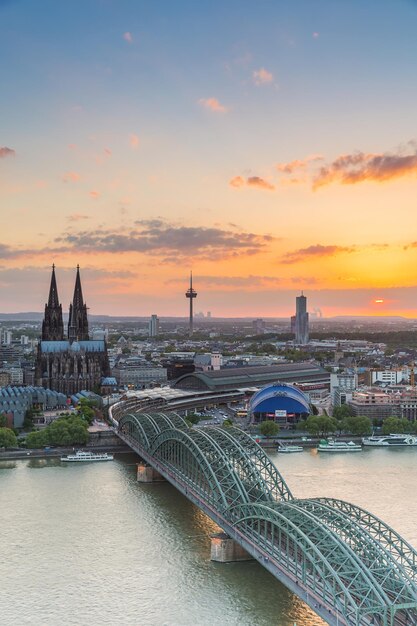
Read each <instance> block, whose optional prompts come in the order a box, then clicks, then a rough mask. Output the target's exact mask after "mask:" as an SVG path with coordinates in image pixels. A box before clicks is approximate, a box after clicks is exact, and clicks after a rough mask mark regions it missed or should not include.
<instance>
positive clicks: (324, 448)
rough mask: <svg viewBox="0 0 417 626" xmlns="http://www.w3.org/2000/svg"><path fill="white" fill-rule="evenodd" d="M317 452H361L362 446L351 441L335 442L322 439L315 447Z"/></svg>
mask: <svg viewBox="0 0 417 626" xmlns="http://www.w3.org/2000/svg"><path fill="white" fill-rule="evenodd" d="M317 450H318V451H319V452H361V450H362V446H361V445H360V444H358V443H354V442H353V441H335V440H334V439H328V440H327V439H322V440H321V441H320V443H319V445H318V446H317Z"/></svg>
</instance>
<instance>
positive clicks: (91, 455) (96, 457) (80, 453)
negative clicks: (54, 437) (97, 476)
mask: <svg viewBox="0 0 417 626" xmlns="http://www.w3.org/2000/svg"><path fill="white" fill-rule="evenodd" d="M61 461H63V462H65V463H86V462H89V461H113V455H112V454H108V453H107V452H89V451H84V450H77V452H76V453H75V454H68V455H67V456H61Z"/></svg>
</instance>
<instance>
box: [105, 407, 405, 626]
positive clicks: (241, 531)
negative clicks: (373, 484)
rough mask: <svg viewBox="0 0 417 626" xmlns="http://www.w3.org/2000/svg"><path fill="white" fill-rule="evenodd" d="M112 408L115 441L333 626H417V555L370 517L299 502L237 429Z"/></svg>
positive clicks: (336, 503)
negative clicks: (191, 424) (199, 425)
mask: <svg viewBox="0 0 417 626" xmlns="http://www.w3.org/2000/svg"><path fill="white" fill-rule="evenodd" d="M135 408H136V410H135V412H130V410H131V405H130V406H129V405H128V406H127V407H124V406H123V402H121V403H119V404H118V405H115V406H114V407H112V410H111V417H112V419H113V423H114V425H115V427H116V431H117V434H118V435H119V437H120V438H121V439H122V440H123V441H125V442H126V443H127V444H128V445H129V446H130V447H131V448H132V450H134V451H135V452H136V453H137V454H138V455H139V456H140V457H141V458H142V459H143V460H144V461H145V462H146V463H147V464H148V465H149V466H151V467H152V468H153V469H154V470H156V472H158V474H159V475H161V476H162V477H163V478H165V479H166V480H167V481H169V482H170V483H171V484H172V485H174V487H176V488H177V489H178V490H179V491H180V492H181V493H183V494H184V495H185V496H186V497H187V498H188V499H189V500H191V501H192V502H193V503H194V504H196V505H197V506H198V507H199V508H200V509H201V510H202V511H204V513H206V514H207V515H208V516H209V517H210V518H211V519H212V520H213V521H214V522H215V523H216V524H218V525H219V526H220V527H221V528H222V529H223V530H224V531H225V533H227V535H228V536H229V537H231V538H232V539H233V540H234V541H235V542H237V543H238V544H239V545H240V546H241V547H243V548H244V550H246V551H247V552H248V553H249V555H251V556H252V557H253V558H255V559H256V560H257V561H258V562H259V563H261V564H262V565H263V567H265V568H266V569H268V570H269V571H270V572H271V573H272V574H273V575H274V576H275V577H276V578H277V579H278V580H280V581H281V582H282V583H283V584H284V585H285V586H286V587H287V588H289V589H290V590H291V591H292V592H294V593H295V594H296V595H297V596H298V597H299V598H301V599H302V600H303V601H304V602H305V603H306V604H307V605H309V606H310V607H311V608H312V609H313V611H315V613H317V614H318V615H319V616H320V617H322V618H323V619H324V620H325V621H326V622H327V623H328V624H330V625H332V626H333V625H334V626H339V625H340V626H417V552H416V550H415V549H414V548H413V547H412V546H411V545H410V544H408V543H407V542H406V541H405V540H404V539H403V538H402V537H401V536H400V535H399V534H398V533H397V532H395V530H393V529H392V528H390V527H389V526H388V525H387V524H385V523H384V522H383V521H381V520H380V519H378V518H377V517H375V516H374V515H372V514H371V513H369V512H368V511H366V510H364V509H362V508H360V507H358V506H355V505H353V504H350V503H349V502H345V501H343V500H336V499H333V498H325V497H323V498H312V499H310V498H308V499H298V498H296V497H295V496H294V495H293V494H292V492H291V490H290V488H289V486H288V485H287V483H286V481H285V480H284V478H283V477H282V476H281V474H280V473H279V471H278V470H277V468H276V467H275V465H274V464H273V463H272V462H271V461H270V459H269V458H268V456H267V455H266V454H265V452H264V451H263V450H262V448H261V447H260V446H259V445H258V444H257V443H256V442H255V441H254V440H253V439H252V438H251V437H250V436H249V435H247V434H246V433H245V432H243V431H242V430H240V429H237V428H222V427H215V426H209V427H205V428H199V429H197V428H190V427H189V426H188V425H187V423H186V422H185V421H184V419H183V418H182V417H181V416H180V415H179V414H178V413H175V412H172V411H169V410H166V411H164V412H156V411H155V409H154V408H153V412H149V413H147V412H146V406H141V407H138V406H136V407H135Z"/></svg>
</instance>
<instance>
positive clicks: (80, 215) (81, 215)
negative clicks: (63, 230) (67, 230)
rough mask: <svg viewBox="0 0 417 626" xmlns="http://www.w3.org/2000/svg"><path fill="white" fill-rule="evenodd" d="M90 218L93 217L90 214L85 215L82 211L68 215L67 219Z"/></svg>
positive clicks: (77, 220) (70, 220)
mask: <svg viewBox="0 0 417 626" xmlns="http://www.w3.org/2000/svg"><path fill="white" fill-rule="evenodd" d="M89 219H91V217H90V216H89V215H83V214H82V213H72V214H71V215H67V220H68V221H69V222H80V221H82V220H89Z"/></svg>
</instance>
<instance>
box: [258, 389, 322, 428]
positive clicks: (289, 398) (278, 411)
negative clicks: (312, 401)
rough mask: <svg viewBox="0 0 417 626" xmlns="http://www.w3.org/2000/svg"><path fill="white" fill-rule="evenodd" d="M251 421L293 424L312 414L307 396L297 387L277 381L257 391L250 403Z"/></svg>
mask: <svg viewBox="0 0 417 626" xmlns="http://www.w3.org/2000/svg"><path fill="white" fill-rule="evenodd" d="M248 412H249V413H250V416H251V421H252V422H254V423H255V424H257V423H259V422H263V421H265V420H274V421H275V422H278V423H279V424H282V425H284V424H287V425H292V424H296V423H297V422H299V421H300V420H301V419H305V418H307V417H308V416H309V415H310V412H311V411H310V405H309V400H308V398H307V396H306V395H305V394H304V393H302V391H300V390H299V389H297V387H293V386H292V385H285V384H282V383H277V384H275V385H268V386H267V387H263V388H262V389H260V390H259V391H257V392H256V393H255V394H254V395H253V396H252V398H251V400H250V403H249V411H248Z"/></svg>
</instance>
